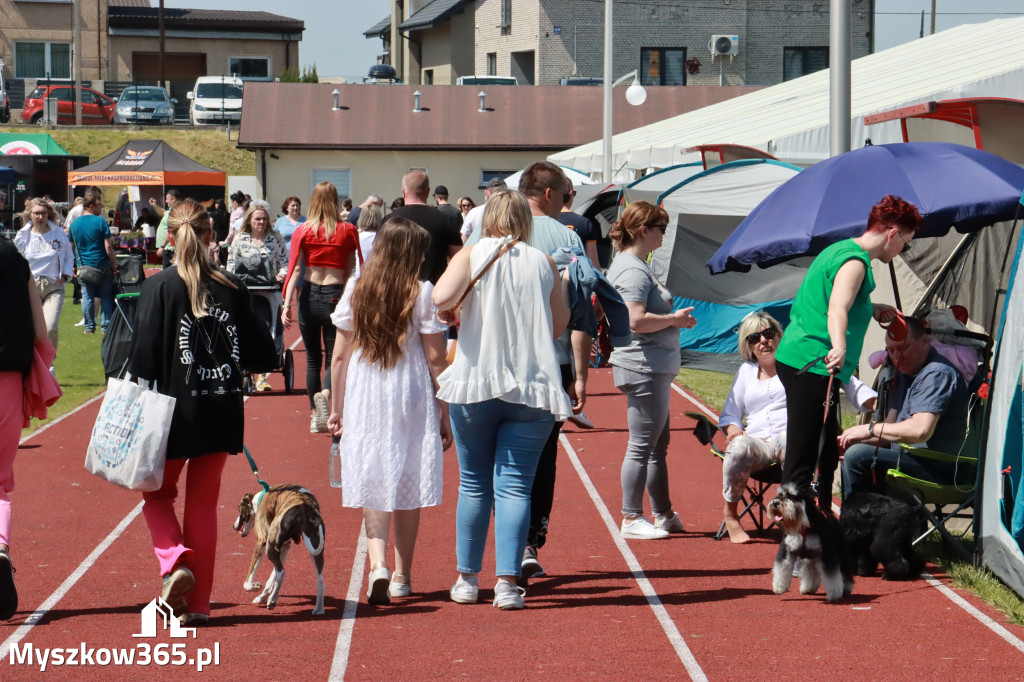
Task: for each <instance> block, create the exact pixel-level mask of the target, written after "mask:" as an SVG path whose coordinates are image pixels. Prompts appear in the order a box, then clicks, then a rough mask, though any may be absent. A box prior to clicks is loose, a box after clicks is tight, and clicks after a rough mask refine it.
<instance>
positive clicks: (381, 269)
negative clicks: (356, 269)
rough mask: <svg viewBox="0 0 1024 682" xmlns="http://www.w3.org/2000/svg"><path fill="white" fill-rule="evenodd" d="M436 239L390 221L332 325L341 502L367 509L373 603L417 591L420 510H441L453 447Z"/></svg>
mask: <svg viewBox="0 0 1024 682" xmlns="http://www.w3.org/2000/svg"><path fill="white" fill-rule="evenodd" d="M429 240H430V236H429V234H428V233H427V231H426V230H424V229H423V228H422V227H420V226H419V225H416V224H415V223H413V222H411V221H408V220H405V219H402V218H393V219H391V220H389V221H388V222H387V223H385V224H384V226H383V227H382V228H381V230H380V232H378V234H377V239H376V242H375V245H374V250H373V257H372V258H370V259H369V260H367V261H366V263H365V266H364V270H363V276H362V277H360V278H359V279H358V280H356V281H355V283H354V284H353V285H350V286H347V287H345V294H344V296H343V297H342V299H341V301H340V302H339V303H338V307H337V309H336V310H335V312H334V315H333V316H332V318H331V319H332V321H333V322H334V324H335V326H337V328H338V342H337V345H336V346H335V361H333V362H332V363H331V372H332V375H333V376H332V377H331V380H332V385H333V386H334V391H333V392H332V395H331V402H332V404H331V416H330V418H329V419H328V429H329V430H330V431H331V433H333V434H338V433H340V434H341V444H340V448H341V469H342V479H343V481H344V483H343V485H342V500H343V501H342V504H343V505H344V506H346V507H362V509H363V520H364V522H365V524H366V537H367V541H368V542H367V549H368V553H369V558H370V578H369V585H368V588H367V599H368V601H369V602H370V603H371V604H387V603H388V602H389V601H390V598H391V597H406V596H409V595H410V594H411V593H412V588H411V587H410V576H411V570H412V559H413V549H414V548H415V545H416V534H417V531H418V530H419V521H420V508H421V507H432V506H436V505H439V504H441V488H442V454H441V453H442V452H443V450H444V449H446V448H448V447H449V446H450V445H451V442H452V436H451V428H450V427H449V425H448V406H447V405H446V404H445V403H443V402H441V401H440V400H437V399H436V398H435V397H434V396H435V394H436V391H437V377H438V376H439V375H440V374H441V372H443V371H444V369H445V368H446V367H447V363H446V362H445V343H444V332H445V331H446V330H447V327H446V326H445V325H443V324H441V323H440V322H438V320H437V308H435V307H434V304H433V303H432V302H431V300H430V295H431V293H432V292H433V287H432V285H431V284H430V282H420V281H419V270H420V265H421V264H422V263H423V254H424V253H426V251H427V247H428V244H429ZM392 516H393V517H394V525H395V572H394V574H392V575H389V572H388V566H387V545H388V527H389V525H390V521H391V518H392Z"/></svg>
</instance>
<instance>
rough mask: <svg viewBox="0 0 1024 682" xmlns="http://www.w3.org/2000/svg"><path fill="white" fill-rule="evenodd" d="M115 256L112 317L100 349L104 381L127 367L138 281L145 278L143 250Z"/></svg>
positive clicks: (119, 373) (137, 297)
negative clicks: (115, 273)
mask: <svg viewBox="0 0 1024 682" xmlns="http://www.w3.org/2000/svg"><path fill="white" fill-rule="evenodd" d="M115 256H116V258H117V266H118V269H119V270H120V272H119V273H118V274H117V275H115V276H114V288H115V291H116V294H115V295H114V317H113V319H112V320H110V326H109V327H108V328H107V333H106V334H104V336H103V344H102V345H101V346H100V357H101V358H102V359H103V371H104V372H105V373H106V375H107V378H108V379H109V378H111V377H120V376H122V375H123V374H124V370H125V367H126V366H127V365H128V354H129V353H130V352H131V349H132V338H133V337H134V336H135V316H136V307H137V305H138V302H139V293H140V292H141V290H142V281H143V280H144V279H146V273H145V272H144V271H143V268H144V267H145V264H146V252H145V251H144V250H140V249H127V250H123V251H120V250H119V251H118V253H116V254H115Z"/></svg>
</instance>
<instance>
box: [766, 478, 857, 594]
mask: <svg viewBox="0 0 1024 682" xmlns="http://www.w3.org/2000/svg"><path fill="white" fill-rule="evenodd" d="M768 510H769V512H770V513H771V514H772V515H773V516H774V517H775V521H776V523H778V524H779V528H781V529H782V532H783V533H785V535H784V536H783V538H782V542H781V543H780V544H779V553H778V554H777V555H776V556H775V565H774V567H773V568H772V591H773V592H775V594H785V593H786V592H787V591H789V585H790V582H792V580H793V566H794V565H797V566H798V569H797V570H798V574H799V576H800V594H814V593H815V592H817V591H818V587H819V586H820V585H821V584H822V583H823V582H824V585H825V601H828V602H835V601H838V600H839V599H841V598H843V597H844V596H846V595H848V594H850V592H852V591H853V562H852V561H851V560H850V559H849V555H848V554H847V553H846V552H845V551H844V547H843V543H842V536H841V534H840V532H839V522H838V521H837V520H836V519H835V517H834V516H832V515H831V514H823V513H822V512H821V511H820V510H819V509H818V507H817V505H816V504H815V503H814V498H813V496H811V494H810V493H809V492H804V491H801V490H800V489H799V488H797V486H796V485H795V484H793V483H786V484H784V485H781V486H779V491H778V493H777V494H776V496H775V499H773V500H772V501H771V502H770V503H769V504H768ZM798 560H799V563H797V562H798Z"/></svg>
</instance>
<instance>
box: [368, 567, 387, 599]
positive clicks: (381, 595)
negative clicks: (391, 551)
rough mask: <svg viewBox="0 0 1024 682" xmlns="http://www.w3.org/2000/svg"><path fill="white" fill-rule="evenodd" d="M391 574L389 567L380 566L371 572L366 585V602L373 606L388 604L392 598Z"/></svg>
mask: <svg viewBox="0 0 1024 682" xmlns="http://www.w3.org/2000/svg"><path fill="white" fill-rule="evenodd" d="M390 586H391V573H390V572H389V571H388V567H387V566H378V567H377V568H375V569H373V570H372V571H370V579H369V580H368V581H367V585H366V601H368V602H369V603H371V604H378V605H381V604H388V603H390V602H391V598H390V596H389V595H390V592H391V591H390V589H389V588H390Z"/></svg>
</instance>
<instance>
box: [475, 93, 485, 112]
mask: <svg viewBox="0 0 1024 682" xmlns="http://www.w3.org/2000/svg"><path fill="white" fill-rule="evenodd" d="M476 96H477V97H479V98H480V108H479V109H477V111H479V112H481V113H483V112H485V111H487V107H486V106H485V105H484V100H486V99H487V93H486V92H484V91H483V90H481V91H480V92H478V93H476Z"/></svg>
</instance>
